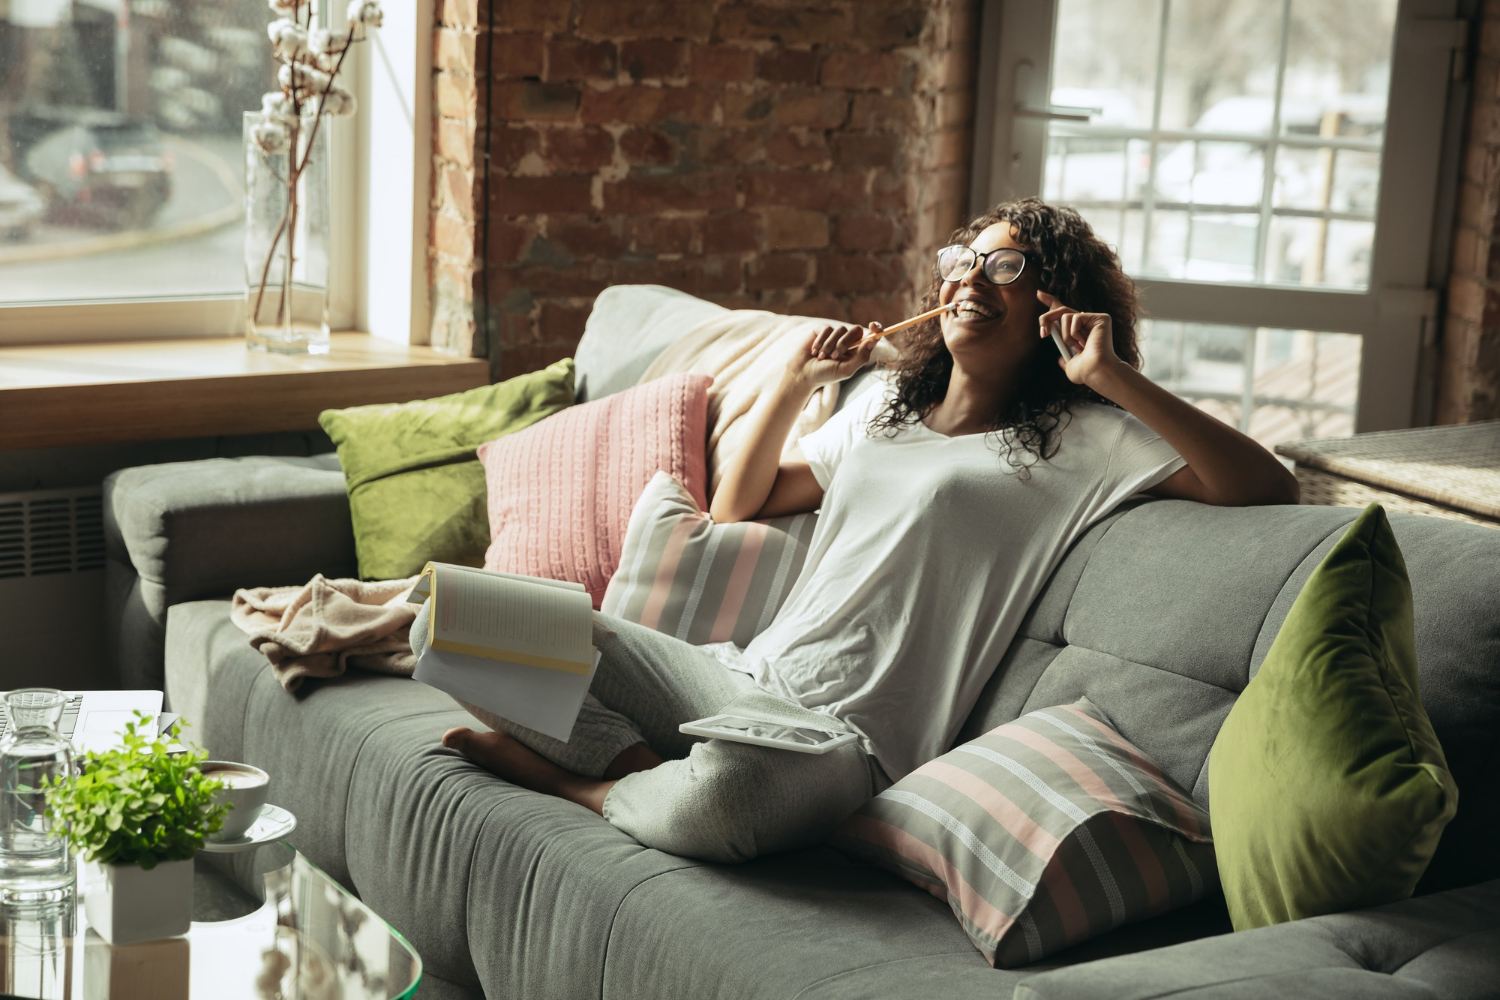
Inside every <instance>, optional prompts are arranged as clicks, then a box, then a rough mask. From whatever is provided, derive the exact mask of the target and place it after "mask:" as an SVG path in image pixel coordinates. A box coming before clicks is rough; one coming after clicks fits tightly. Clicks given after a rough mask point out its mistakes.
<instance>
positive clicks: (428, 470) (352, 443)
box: [318, 358, 573, 580]
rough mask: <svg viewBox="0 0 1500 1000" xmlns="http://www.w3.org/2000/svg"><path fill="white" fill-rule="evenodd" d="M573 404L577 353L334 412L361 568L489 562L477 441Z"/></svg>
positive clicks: (382, 570) (330, 430) (409, 569)
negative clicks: (461, 386) (467, 385)
mask: <svg viewBox="0 0 1500 1000" xmlns="http://www.w3.org/2000/svg"><path fill="white" fill-rule="evenodd" d="M572 402H573V359H572V358H565V359H563V360H562V361H558V362H556V363H555V364H551V365H548V366H547V367H546V368H543V369H542V370H541V371H535V372H531V373H530V374H527V375H520V376H517V377H516V378H513V379H510V380H508V381H505V382H501V383H499V384H498V385H486V386H481V387H479V388H478V389H470V390H469V391H468V392H457V393H454V394H453V395H451V396H439V397H437V398H436V399H422V400H418V401H416V402H413V403H388V404H377V405H374V406H355V407H352V408H350V409H347V410H324V411H323V412H322V413H321V414H319V416H318V423H319V424H321V425H322V427H323V430H324V431H325V432H327V434H328V436H329V437H331V438H332V439H333V443H334V444H335V445H336V446H337V447H338V450H339V464H340V465H342V466H343V469H344V480H345V484H346V486H347V487H348V490H349V513H350V515H351V516H352V518H353V520H354V550H355V552H356V553H357V554H358V556H359V575H360V576H361V577H363V578H364V579H366V580H394V579H398V578H400V577H406V576H412V575H413V574H415V573H417V572H419V571H420V570H421V569H422V566H423V564H425V563H426V562H427V561H428V560H429V559H435V560H438V561H439V562H451V563H461V564H463V565H466V566H479V565H482V564H483V563H484V550H485V548H486V546H488V545H489V543H490V527H489V519H488V515H487V514H486V512H485V499H486V498H485V485H484V467H483V466H482V465H480V464H479V460H478V459H477V458H475V457H474V449H476V448H477V447H479V446H480V445H481V444H484V443H485V442H486V441H492V440H494V439H495V438H497V437H501V436H502V435H505V434H510V433H512V432H514V431H518V430H520V429H521V428H523V427H528V426H530V425H531V424H534V423H536V422H537V421H538V420H540V419H542V418H543V417H545V416H549V415H550V414H553V413H556V412H557V411H558V410H561V409H562V408H563V407H565V406H568V405H569V404H571V403H572Z"/></svg>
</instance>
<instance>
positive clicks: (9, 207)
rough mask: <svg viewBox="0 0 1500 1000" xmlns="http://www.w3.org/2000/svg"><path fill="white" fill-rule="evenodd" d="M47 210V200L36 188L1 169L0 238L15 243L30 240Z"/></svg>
mask: <svg viewBox="0 0 1500 1000" xmlns="http://www.w3.org/2000/svg"><path fill="white" fill-rule="evenodd" d="M46 208H47V202H46V200H45V199H44V198H43V197H42V196H41V195H39V194H37V193H36V189H35V188H33V187H32V186H31V185H30V184H27V183H26V182H25V181H23V180H21V179H20V178H19V177H17V176H16V175H15V174H13V173H11V172H10V171H9V170H6V169H5V168H4V167H0V236H4V237H5V238H6V239H8V240H15V241H20V240H25V239H29V238H30V237H31V233H32V230H34V229H35V228H36V224H37V221H38V220H39V219H41V217H42V213H43V212H44V211H46Z"/></svg>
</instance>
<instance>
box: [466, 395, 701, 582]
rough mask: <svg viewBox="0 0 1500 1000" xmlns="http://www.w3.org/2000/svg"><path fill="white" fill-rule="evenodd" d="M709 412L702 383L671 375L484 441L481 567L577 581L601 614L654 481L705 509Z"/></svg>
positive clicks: (481, 458) (480, 455) (481, 456)
mask: <svg viewBox="0 0 1500 1000" xmlns="http://www.w3.org/2000/svg"><path fill="white" fill-rule="evenodd" d="M707 406H708V378H707V377H706V376H703V375H669V376H667V377H666V378H660V379H656V380H655V381H653V382H649V383H647V384H645V385H639V386H636V387H635V388H634V389H629V390H627V391H625V392H619V393H616V394H614V395H613V396H610V397H608V398H607V399H598V400H595V401H593V402H591V403H580V404H579V405H577V406H574V407H571V408H570V409H567V410H563V411H562V412H561V413H558V414H555V415H554V416H553V417H552V418H551V419H549V420H544V421H542V422H541V423H539V424H536V425H534V426H532V427H528V428H526V429H525V430H523V431H518V432H516V433H515V434H508V435H506V436H505V437H502V438H499V439H497V440H494V441H489V442H486V443H485V444H484V445H482V446H481V447H480V449H479V460H480V461H481V462H482V463H484V478H485V483H486V485H487V486H488V489H489V518H490V547H489V549H488V551H486V552H485V555H484V566H485V568H486V569H494V570H500V571H502V572H506V573H522V574H525V575H527V576H540V577H545V578H548V579H552V580H568V581H570V582H573V583H581V584H583V586H584V587H585V588H586V589H587V590H588V592H589V596H590V597H591V598H592V599H593V602H594V607H596V608H597V607H599V602H600V601H601V600H602V599H603V598H604V590H605V588H606V587H607V586H608V585H609V578H610V577H611V576H612V575H613V574H614V571H615V567H616V566H618V565H619V560H620V550H621V548H623V546H624V544H625V530H626V526H627V525H628V524H629V522H630V512H631V510H632V509H633V508H634V507H635V502H636V499H637V498H638V497H639V496H640V495H641V490H643V489H645V487H646V484H647V483H648V482H650V481H651V477H652V476H654V475H656V473H657V472H667V473H670V474H671V475H672V476H673V477H674V478H676V479H677V480H678V481H679V482H681V483H682V484H683V485H684V486H685V487H687V489H688V492H689V493H690V494H691V495H692V496H693V499H694V500H696V501H697V502H698V503H699V505H700V506H706V505H707V502H708V501H707V499H706V498H705V495H704V487H705V485H706V473H705V471H704V464H703V446H704V438H703V434H704V421H705V419H706V411H707Z"/></svg>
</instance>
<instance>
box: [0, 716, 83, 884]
mask: <svg viewBox="0 0 1500 1000" xmlns="http://www.w3.org/2000/svg"><path fill="white" fill-rule="evenodd" d="M67 700H68V699H67V695H65V694H63V693H62V692H61V691H58V690H55V689H53V688H22V689H20V690H17V691H11V692H9V693H8V694H6V695H5V713H6V716H7V717H8V718H9V721H10V725H9V726H8V727H7V728H6V731H5V735H4V736H0V902H7V903H10V902H33V901H40V900H46V899H53V898H58V897H60V896H62V895H64V894H66V893H67V892H69V891H71V889H72V886H73V859H72V856H71V855H70V854H69V852H68V844H67V841H66V840H65V839H64V838H63V836H62V832H63V831H61V830H56V829H53V826H52V822H51V821H50V820H49V819H48V818H47V793H46V785H47V783H48V780H49V779H54V780H58V781H66V780H68V779H69V778H71V777H72V774H73V770H72V768H73V747H72V745H71V744H70V743H69V742H68V741H67V739H66V738H64V737H63V735H62V734H61V733H60V732H58V729H57V725H58V723H59V722H60V721H61V720H62V714H63V708H64V706H65V705H66V704H67Z"/></svg>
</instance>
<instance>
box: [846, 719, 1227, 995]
mask: <svg viewBox="0 0 1500 1000" xmlns="http://www.w3.org/2000/svg"><path fill="white" fill-rule="evenodd" d="M834 846H836V847H838V848H840V849H841V850H844V851H845V852H847V853H849V854H850V855H852V856H853V857H856V858H861V859H863V860H867V861H871V862H873V863H875V864H878V865H880V866H881V867H883V868H888V869H890V870H891V871H893V872H895V873H896V874H898V875H900V876H901V877H903V878H905V879H907V880H908V881H911V882H913V883H915V884H916V885H917V886H919V887H920V888H923V889H925V890H927V891H928V892H930V893H932V894H933V895H934V896H936V897H937V898H939V899H945V900H947V902H948V905H949V906H950V907H952V909H953V913H954V915H955V916H956V917H957V918H958V922H959V924H960V925H961V926H962V927H963V928H964V931H965V932H966V933H967V934H968V935H969V939H970V940H971V941H973V942H974V946H975V947H976V948H978V949H979V951H980V953H981V954H983V955H984V957H985V958H986V959H988V960H989V962H990V963H991V964H992V965H995V966H1000V967H1004V968H1008V969H1013V968H1016V967H1018V966H1022V965H1027V964H1029V963H1031V962H1035V961H1037V960H1038V959H1041V958H1043V957H1045V956H1047V955H1050V954H1052V953H1053V952H1056V951H1060V950H1062V949H1063V948H1065V947H1067V946H1068V945H1071V944H1077V943H1078V942H1080V941H1083V940H1085V939H1087V938H1090V937H1096V936H1098V935H1100V934H1103V933H1104V932H1106V931H1109V930H1112V929H1114V928H1115V927H1118V926H1121V925H1123V924H1126V923H1130V922H1133V921H1136V920H1142V919H1145V918H1147V917H1151V916H1155V915H1156V914H1159V913H1165V912H1167V911H1168V910H1173V909H1177V908H1179V907H1182V906H1186V905H1188V904H1189V903H1193V902H1196V901H1197V900H1198V899H1201V898H1202V897H1203V895H1204V893H1206V892H1209V891H1211V890H1212V889H1213V888H1214V886H1215V882H1216V877H1215V875H1216V873H1215V868H1214V854H1213V847H1212V846H1211V845H1210V843H1209V835H1208V814H1207V813H1206V812H1204V811H1203V809H1202V808H1201V807H1200V806H1198V804H1197V803H1195V802H1194V801H1193V800H1192V799H1190V798H1189V797H1188V795H1187V793H1186V792H1185V791H1183V790H1182V789H1181V788H1179V787H1178V786H1177V785H1175V784H1174V783H1173V782H1171V781H1170V780H1168V779H1167V778H1165V776H1163V775H1162V773H1161V772H1160V771H1159V770H1158V769H1157V767H1156V765H1155V764H1152V763H1151V762H1150V761H1149V760H1147V759H1146V758H1145V757H1144V756H1142V754H1141V752H1140V751H1139V750H1137V749H1136V748H1135V747H1133V746H1131V745H1130V744H1129V743H1127V742H1126V741H1125V740H1123V739H1121V738H1120V736H1119V734H1118V733H1116V732H1115V731H1114V730H1113V729H1111V728H1110V727H1109V724H1108V722H1107V721H1106V720H1105V719H1104V718H1103V717H1102V716H1101V714H1100V713H1099V710H1098V709H1097V708H1095V707H1094V706H1093V704H1091V703H1090V702H1089V700H1088V699H1087V698H1081V699H1079V700H1078V701H1077V702H1075V703H1074V704H1072V705H1058V706H1056V707H1053V708H1044V709H1039V710H1037V711H1034V712H1028V713H1027V714H1025V715H1023V716H1021V718H1019V719H1016V720H1015V721H1014V722H1007V723H1006V724H1005V725H1003V726H998V727H996V728H995V729H993V730H991V731H990V732H988V733H985V734H984V735H983V736H981V737H979V738H978V739H976V740H972V741H970V742H968V743H965V744H963V745H962V746H958V747H955V748H954V749H953V750H951V751H950V752H948V753H946V754H944V755H943V756H941V757H939V758H938V759H937V760H933V761H928V762H927V763H926V764H923V765H922V766H921V767H919V768H917V769H916V770H915V771H913V772H912V773H910V774H908V775H907V776H906V777H904V778H902V779H901V780H900V781H898V782H896V784H894V785H893V786H891V787H890V788H888V789H886V790H885V791H883V792H881V793H880V794H879V795H877V796H875V798H874V799H872V800H871V801H869V802H867V803H866V804H865V805H864V806H862V807H861V808H860V810H859V811H858V812H856V813H855V814H854V815H853V816H851V817H850V818H849V819H848V820H846V821H845V822H844V823H843V825H842V826H840V827H839V829H838V831H837V833H836V835H835V837H834Z"/></svg>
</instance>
